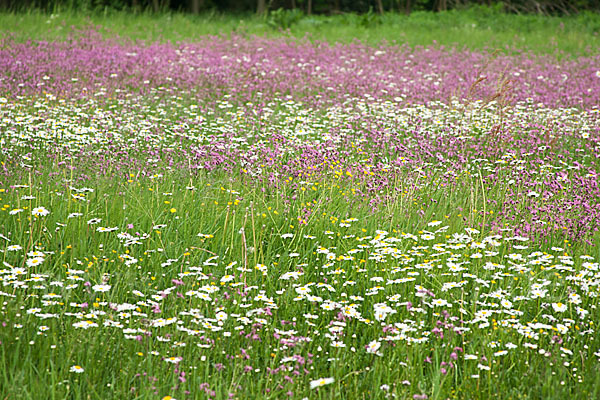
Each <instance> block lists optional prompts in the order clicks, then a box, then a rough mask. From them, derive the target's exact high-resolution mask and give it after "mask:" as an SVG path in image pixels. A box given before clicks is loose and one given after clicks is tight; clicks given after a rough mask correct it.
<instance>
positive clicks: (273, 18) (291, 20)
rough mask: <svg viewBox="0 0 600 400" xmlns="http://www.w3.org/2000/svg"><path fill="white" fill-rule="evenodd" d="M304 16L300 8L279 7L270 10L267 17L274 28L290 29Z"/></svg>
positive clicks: (268, 22)
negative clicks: (286, 8)
mask: <svg viewBox="0 0 600 400" xmlns="http://www.w3.org/2000/svg"><path fill="white" fill-rule="evenodd" d="M303 17H304V13H303V12H302V11H300V10H298V9H297V8H296V9H293V10H285V9H283V8H278V9H277V10H274V11H270V12H269V16H268V18H267V24H268V25H269V26H270V27H271V28H274V29H289V28H291V27H292V25H295V24H297V23H298V22H299V21H300V20H301V19H302V18H303Z"/></svg>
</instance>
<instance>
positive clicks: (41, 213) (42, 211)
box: [31, 207, 50, 217]
mask: <svg viewBox="0 0 600 400" xmlns="http://www.w3.org/2000/svg"><path fill="white" fill-rule="evenodd" d="M31 214H32V215H35V216H36V217H45V216H46V215H48V214H50V211H48V210H47V209H46V208H45V207H36V208H34V209H33V210H31Z"/></svg>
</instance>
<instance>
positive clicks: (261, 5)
mask: <svg viewBox="0 0 600 400" xmlns="http://www.w3.org/2000/svg"><path fill="white" fill-rule="evenodd" d="M477 5H485V6H491V7H494V8H496V9H498V10H501V11H504V12H507V13H516V14H521V13H532V14H541V15H572V14H577V13H580V12H583V11H599V10H600V0H503V1H497V0H0V10H3V11H25V10H31V9H36V10H41V11H45V12H56V11H60V10H66V9H70V10H83V11H106V10H115V11H117V10H118V11H134V12H142V11H150V12H166V11H176V12H188V13H201V12H204V11H213V12H214V11H217V12H228V13H248V12H256V13H258V14H263V13H268V12H272V11H275V10H283V11H284V12H293V13H302V14H309V15H310V14H325V15H332V14H340V13H380V14H381V13H384V12H388V11H391V12H400V13H405V14H410V13H411V12H413V11H434V12H437V11H446V10H451V9H460V8H466V7H471V6H477Z"/></svg>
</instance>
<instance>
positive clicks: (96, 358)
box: [0, 27, 600, 400]
mask: <svg viewBox="0 0 600 400" xmlns="http://www.w3.org/2000/svg"><path fill="white" fill-rule="evenodd" d="M599 99H600V56H599V55H598V53H591V54H579V55H572V56H569V57H567V56H564V57H556V55H555V54H536V53H533V52H529V51H511V52H503V51H500V52H497V51H494V50H493V49H487V50H486V49H479V50H469V49H467V48H460V47H447V46H446V47H445V46H439V45H438V46H436V45H428V46H412V47H411V46H408V45H401V44H393V43H385V42H382V43H380V44H366V43H363V42H361V41H352V42H349V43H328V42H325V41H319V40H308V39H298V38H292V37H286V36H280V37H264V36H253V35H243V34H240V35H238V34H235V33H233V34H231V35H220V36H203V37H201V38H198V39H195V40H193V41H185V40H181V41H177V42H158V41H152V42H143V41H140V40H129V39H127V38H125V37H119V36H114V37H110V38H109V37H105V36H102V35H100V34H99V33H98V32H97V30H96V29H94V28H89V27H88V28H86V29H83V30H76V31H73V33H72V34H70V36H68V37H65V38H62V39H52V40H44V39H43V38H40V39H35V40H17V39H15V38H13V37H11V36H10V35H4V36H2V37H1V39H0V258H1V259H2V265H0V301H1V302H2V306H1V310H0V363H1V364H0V365H1V368H0V398H2V399H45V398H48V399H67V398H68V399H113V398H114V399H117V398H119V399H163V400H168V399H179V400H181V399H202V398H205V399H288V398H289V399H448V398H450V399H492V398H498V399H575V398H581V399H584V398H585V399H594V398H600V338H599V334H598V331H597V329H598V328H597V326H598V324H600V310H599V309H598V307H599V306H600V302H599V300H598V295H599V290H600V289H599V288H600V247H599V245H600V231H599V229H600V184H599V183H600V175H599V174H600V108H599V106H600V102H599Z"/></svg>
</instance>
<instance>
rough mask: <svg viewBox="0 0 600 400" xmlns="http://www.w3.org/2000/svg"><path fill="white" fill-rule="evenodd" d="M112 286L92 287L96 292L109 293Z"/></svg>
mask: <svg viewBox="0 0 600 400" xmlns="http://www.w3.org/2000/svg"><path fill="white" fill-rule="evenodd" d="M110 288H111V286H110V285H94V286H92V290H93V291H94V292H108V291H109V290H110Z"/></svg>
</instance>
